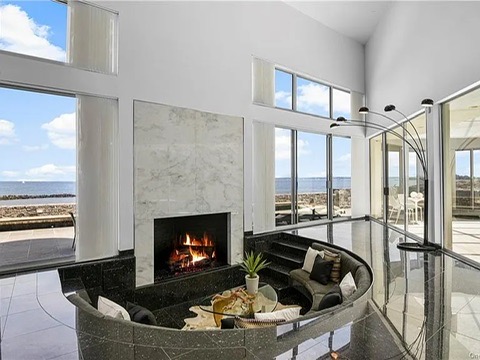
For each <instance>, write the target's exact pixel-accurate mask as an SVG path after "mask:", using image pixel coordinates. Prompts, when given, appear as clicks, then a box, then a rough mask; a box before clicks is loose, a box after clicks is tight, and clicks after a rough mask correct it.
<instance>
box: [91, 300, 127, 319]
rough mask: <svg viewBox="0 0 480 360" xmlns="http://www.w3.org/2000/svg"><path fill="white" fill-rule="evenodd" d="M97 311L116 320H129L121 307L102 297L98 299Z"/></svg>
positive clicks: (125, 311)
mask: <svg viewBox="0 0 480 360" xmlns="http://www.w3.org/2000/svg"><path fill="white" fill-rule="evenodd" d="M97 308H98V311H100V312H101V313H102V314H103V315H105V316H111V317H113V318H116V319H123V320H130V315H129V314H128V311H127V310H125V308H124V307H123V306H120V305H118V304H117V303H116V302H114V301H112V300H109V299H107V298H105V297H103V296H99V297H98V305H97Z"/></svg>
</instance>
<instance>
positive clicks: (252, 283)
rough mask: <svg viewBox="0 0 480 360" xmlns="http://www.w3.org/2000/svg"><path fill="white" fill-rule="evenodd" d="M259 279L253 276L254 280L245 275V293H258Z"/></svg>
mask: <svg viewBox="0 0 480 360" xmlns="http://www.w3.org/2000/svg"><path fill="white" fill-rule="evenodd" d="M259 279H260V278H259V277H258V275H257V276H255V277H254V278H251V277H249V276H248V274H247V275H245V284H246V285H247V292H248V293H249V294H256V293H257V292H258V280H259Z"/></svg>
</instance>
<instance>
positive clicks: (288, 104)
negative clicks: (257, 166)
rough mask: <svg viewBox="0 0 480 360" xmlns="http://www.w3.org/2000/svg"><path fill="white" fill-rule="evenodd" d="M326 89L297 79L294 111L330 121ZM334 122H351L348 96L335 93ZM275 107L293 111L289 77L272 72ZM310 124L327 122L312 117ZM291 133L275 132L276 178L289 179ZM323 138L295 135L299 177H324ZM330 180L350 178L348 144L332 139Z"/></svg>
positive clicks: (338, 138) (284, 131) (284, 130)
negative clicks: (295, 109) (331, 177)
mask: <svg viewBox="0 0 480 360" xmlns="http://www.w3.org/2000/svg"><path fill="white" fill-rule="evenodd" d="M328 89H329V88H328V87H327V86H324V85H321V84H318V83H315V82H312V81H309V80H306V79H303V78H301V77H297V110H298V111H302V112H306V113H310V114H314V115H319V116H324V117H329V98H330V95H329V90H328ZM333 95H334V96H333V115H334V118H337V117H339V116H344V117H346V118H350V95H349V94H348V93H346V92H344V91H339V90H334V93H333ZM275 106H277V107H280V108H284V109H292V75H291V74H288V73H285V72H283V71H279V70H276V71H275ZM311 121H328V120H325V119H321V118H314V117H312V119H311ZM290 139H291V138H290V131H289V130H286V129H280V128H277V129H276V130H275V177H289V176H290V173H291V170H290V166H291V165H290V161H291V159H290V141H291V140H290ZM325 141H326V139H325V135H321V134H314V133H307V132H298V139H297V153H298V170H297V171H298V176H299V177H324V176H326V154H325V151H326V147H325ZM333 176H346V177H350V176H351V140H350V139H347V138H341V137H334V141H333Z"/></svg>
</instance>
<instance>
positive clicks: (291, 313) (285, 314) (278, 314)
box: [255, 306, 302, 321]
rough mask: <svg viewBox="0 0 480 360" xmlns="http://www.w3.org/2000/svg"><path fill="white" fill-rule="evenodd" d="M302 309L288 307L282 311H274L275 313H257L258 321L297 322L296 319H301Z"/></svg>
mask: <svg viewBox="0 0 480 360" xmlns="http://www.w3.org/2000/svg"><path fill="white" fill-rule="evenodd" d="M301 309H302V308H301V307H300V306H296V307H288V308H285V309H282V310H278V311H274V312H267V313H255V319H256V320H265V321H266V320H282V319H283V320H285V321H290V320H295V319H296V318H298V317H300V310H301Z"/></svg>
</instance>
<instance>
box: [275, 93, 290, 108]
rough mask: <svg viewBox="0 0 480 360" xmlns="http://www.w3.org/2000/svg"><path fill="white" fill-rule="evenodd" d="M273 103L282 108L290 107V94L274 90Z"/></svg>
mask: <svg viewBox="0 0 480 360" xmlns="http://www.w3.org/2000/svg"><path fill="white" fill-rule="evenodd" d="M275 105H276V106H279V107H283V108H289V109H291V108H292V94H291V93H290V92H286V91H276V92H275Z"/></svg>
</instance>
